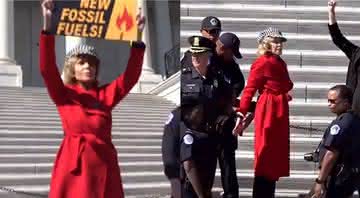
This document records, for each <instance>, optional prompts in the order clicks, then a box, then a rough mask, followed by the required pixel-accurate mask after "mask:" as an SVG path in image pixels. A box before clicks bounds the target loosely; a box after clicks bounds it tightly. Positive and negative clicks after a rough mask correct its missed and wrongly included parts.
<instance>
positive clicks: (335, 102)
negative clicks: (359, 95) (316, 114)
mask: <svg viewBox="0 0 360 198" xmlns="http://www.w3.org/2000/svg"><path fill="white" fill-rule="evenodd" d="M342 101H343V100H336V99H328V103H330V104H339V103H340V102H342Z"/></svg>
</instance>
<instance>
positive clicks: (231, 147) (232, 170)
mask: <svg viewBox="0 0 360 198" xmlns="http://www.w3.org/2000/svg"><path fill="white" fill-rule="evenodd" d="M234 126H235V116H233V117H231V118H230V119H229V121H228V122H227V124H226V125H225V126H223V127H224V129H223V133H222V135H221V142H220V146H219V150H218V152H217V158H218V161H219V166H220V171H221V183H222V187H223V190H224V194H223V197H224V198H238V197H239V184H238V180H237V175H236V159H235V150H236V149H237V137H236V136H234V135H232V130H233V128H234Z"/></svg>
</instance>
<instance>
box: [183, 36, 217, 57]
mask: <svg viewBox="0 0 360 198" xmlns="http://www.w3.org/2000/svg"><path fill="white" fill-rule="evenodd" d="M188 41H189V43H190V45H191V47H190V52H192V53H203V52H208V51H213V50H214V49H215V44H214V43H213V42H212V41H211V40H209V39H208V38H205V37H203V36H191V37H189V38H188Z"/></svg>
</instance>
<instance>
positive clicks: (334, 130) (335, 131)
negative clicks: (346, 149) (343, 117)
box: [330, 124, 340, 135]
mask: <svg viewBox="0 0 360 198" xmlns="http://www.w3.org/2000/svg"><path fill="white" fill-rule="evenodd" d="M339 131H340V126H339V125H337V124H335V125H333V126H332V127H331V128H330V134H331V135H337V134H338V133H339Z"/></svg>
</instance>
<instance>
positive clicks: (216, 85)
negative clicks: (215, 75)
mask: <svg viewBox="0 0 360 198" xmlns="http://www.w3.org/2000/svg"><path fill="white" fill-rule="evenodd" d="M218 86H219V82H218V81H217V80H214V87H215V88H217V87H218Z"/></svg>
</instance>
